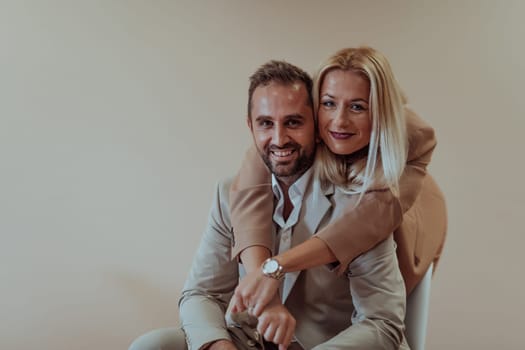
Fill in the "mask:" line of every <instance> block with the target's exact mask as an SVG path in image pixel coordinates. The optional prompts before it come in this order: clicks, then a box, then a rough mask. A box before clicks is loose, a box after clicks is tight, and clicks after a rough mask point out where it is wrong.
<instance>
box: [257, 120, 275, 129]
mask: <svg viewBox="0 0 525 350" xmlns="http://www.w3.org/2000/svg"><path fill="white" fill-rule="evenodd" d="M259 125H260V126H261V127H263V128H269V127H271V126H272V125H273V123H272V122H271V121H269V120H262V121H261V122H259Z"/></svg>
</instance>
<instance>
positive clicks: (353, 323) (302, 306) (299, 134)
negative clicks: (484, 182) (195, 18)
mask: <svg viewBox="0 0 525 350" xmlns="http://www.w3.org/2000/svg"><path fill="white" fill-rule="evenodd" d="M250 83H251V84H250V89H249V102H248V126H249V128H250V130H251V132H252V135H253V139H254V142H255V144H256V146H257V149H258V151H259V154H260V155H261V157H262V159H263V160H264V162H265V163H266V165H267V166H268V168H269V169H270V170H271V171H272V174H273V175H272V184H273V190H274V194H275V199H276V206H275V210H274V218H273V219H274V222H275V224H276V225H275V232H274V234H275V235H274V237H275V240H274V241H275V250H274V253H277V252H279V251H281V252H282V251H284V250H286V249H288V248H290V247H293V246H295V245H298V244H299V243H301V242H303V241H305V240H307V239H308V238H310V237H311V236H312V235H313V234H315V232H317V230H319V229H320V228H322V227H324V226H326V225H327V224H329V223H330V222H331V221H333V220H335V219H336V218H337V217H338V216H340V215H341V214H342V211H343V209H344V208H345V207H346V206H348V205H349V202H348V200H349V199H348V196H346V195H345V194H344V193H342V192H340V191H339V190H338V189H337V188H335V187H333V186H329V187H322V186H321V184H320V183H319V181H317V180H316V179H315V177H314V176H313V174H312V172H313V171H312V169H311V168H310V167H311V165H312V163H313V160H314V155H315V145H316V137H315V123H314V118H313V109H312V96H311V86H312V81H311V79H310V77H309V76H308V74H306V73H305V72H304V71H302V70H301V69H299V68H297V67H295V66H293V65H291V64H288V63H286V62H281V61H271V62H269V63H267V64H265V65H263V66H262V67H260V68H259V69H258V70H257V71H256V72H255V73H254V74H253V75H252V77H251V78H250ZM230 185H231V181H225V182H223V183H220V184H219V185H218V186H217V191H216V194H215V198H214V202H213V204H212V209H211V212H210V217H209V224H208V228H207V230H206V231H205V232H204V235H203V238H202V241H201V244H200V246H199V248H198V251H197V254H196V256H195V259H194V261H193V265H192V268H191V271H190V274H189V277H188V279H187V280H186V283H185V286H184V290H183V295H182V298H181V300H180V302H179V307H180V319H181V323H182V330H176V329H166V330H158V331H154V332H152V333H149V334H146V335H144V336H142V337H140V338H139V339H137V340H136V341H135V342H134V343H133V344H132V345H131V347H130V349H133V350H135V349H137V350H138V349H182V348H184V347H185V346H187V347H188V348H189V349H210V350H217V349H239V348H243V349H244V348H249V347H250V346H256V345H257V343H260V342H261V341H262V339H261V338H260V335H262V337H263V338H264V340H265V341H266V346H271V344H272V343H273V344H279V347H280V348H285V347H287V346H288V345H289V344H290V342H291V341H292V339H293V343H292V346H293V347H297V348H301V347H302V348H304V349H311V348H314V347H315V348H336V349H398V348H399V347H400V345H401V344H402V342H403V341H404V336H403V329H404V325H403V319H404V312H405V289H404V284H403V279H402V277H401V274H400V271H399V268H398V263H397V258H396V254H395V244H394V241H393V239H392V237H390V238H389V239H387V240H385V241H384V242H382V243H380V244H379V245H377V246H376V247H374V248H373V249H371V250H370V251H369V252H367V253H365V254H362V255H361V256H359V257H358V258H356V259H355V260H354V261H352V262H351V263H350V265H349V269H348V273H347V274H345V275H343V276H338V275H337V274H336V273H335V272H334V271H332V270H331V269H330V268H329V267H327V266H321V267H317V268H313V269H310V270H307V271H303V272H301V273H289V274H286V276H284V278H283V276H282V274H280V270H279V266H278V264H276V261H272V260H271V259H269V260H268V261H267V262H265V264H263V266H262V268H263V271H264V273H265V274H266V275H267V276H268V277H269V278H276V279H284V280H283V283H282V288H281V298H279V297H278V296H277V297H276V298H274V300H273V301H272V302H271V303H270V304H269V305H268V306H267V307H266V308H265V309H264V311H263V312H262V314H261V315H260V316H259V318H258V324H257V330H258V332H255V331H254V327H255V324H252V323H250V322H252V321H253V320H250V319H243V318H242V317H236V316H238V315H232V318H233V319H234V320H236V321H237V322H238V324H236V325H231V326H228V325H227V322H226V318H227V317H226V310H227V307H228V303H229V301H230V298H231V296H232V294H233V292H234V290H235V287H236V285H237V284H238V281H239V278H240V277H242V275H243V273H244V269H243V267H242V265H239V264H238V263H237V262H236V261H232V260H231V249H232V246H233V245H234V244H235V243H234V241H233V234H232V228H231V222H230V216H229V214H230V212H229V189H230ZM281 301H282V302H281ZM283 303H284V304H283ZM184 342H186V345H185V344H184Z"/></svg>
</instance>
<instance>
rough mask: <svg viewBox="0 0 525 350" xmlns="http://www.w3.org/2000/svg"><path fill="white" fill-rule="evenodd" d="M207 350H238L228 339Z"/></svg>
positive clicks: (214, 343) (218, 341)
mask: <svg viewBox="0 0 525 350" xmlns="http://www.w3.org/2000/svg"><path fill="white" fill-rule="evenodd" d="M206 349H207V350H237V348H236V347H235V345H234V344H233V343H232V342H231V341H230V340H227V339H220V340H217V341H215V342H213V343H211V345H210V346H208V347H207V348H206Z"/></svg>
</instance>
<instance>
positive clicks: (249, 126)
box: [246, 116, 253, 131]
mask: <svg viewBox="0 0 525 350" xmlns="http://www.w3.org/2000/svg"><path fill="white" fill-rule="evenodd" d="M246 125H248V129H250V130H251V131H253V129H252V118H251V117H250V116H247V117H246Z"/></svg>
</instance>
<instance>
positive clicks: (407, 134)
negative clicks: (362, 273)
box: [230, 47, 446, 316]
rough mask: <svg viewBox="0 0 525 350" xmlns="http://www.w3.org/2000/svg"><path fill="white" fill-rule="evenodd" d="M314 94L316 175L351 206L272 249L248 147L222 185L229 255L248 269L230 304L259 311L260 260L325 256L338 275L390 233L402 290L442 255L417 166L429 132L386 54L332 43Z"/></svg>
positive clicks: (297, 261) (439, 229)
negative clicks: (227, 187) (296, 240)
mask: <svg viewBox="0 0 525 350" xmlns="http://www.w3.org/2000/svg"><path fill="white" fill-rule="evenodd" d="M313 96H314V110H315V111H316V113H317V120H316V122H317V126H318V134H319V137H320V142H319V146H318V149H317V157H316V163H315V169H316V175H317V176H319V177H320V179H321V180H322V182H324V183H325V184H330V183H333V184H335V185H336V186H339V187H341V188H344V189H345V190H346V191H347V193H348V196H351V197H352V198H353V204H352V205H350V206H349V207H348V208H347V210H346V212H345V215H344V216H343V217H341V218H340V219H339V220H338V221H336V222H334V223H332V224H331V225H328V226H326V227H325V228H324V229H322V230H320V231H319V232H318V233H317V234H316V235H315V236H314V237H312V238H311V239H309V240H307V241H306V242H304V243H302V244H301V245H298V246H296V247H294V248H292V249H290V250H287V251H285V252H283V253H281V254H278V255H274V253H276V252H273V251H272V247H273V239H274V237H272V235H271V232H272V225H273V222H272V213H273V200H274V199H273V192H272V189H271V175H270V172H269V170H268V168H267V167H266V166H265V164H264V163H263V162H262V161H261V158H260V157H259V156H258V155H257V153H256V152H257V151H256V150H255V149H254V148H252V149H250V150H249V151H248V153H247V155H246V158H245V160H244V161H243V164H242V167H241V170H240V172H239V174H238V175H237V178H236V180H235V183H234V186H233V187H232V188H233V189H232V192H231V193H230V197H231V198H230V199H231V215H232V224H233V230H234V235H235V246H234V247H233V252H232V254H233V255H234V257H237V258H240V259H241V261H242V262H243V264H244V266H245V268H246V271H247V273H248V274H247V276H246V277H245V278H243V280H242V281H241V282H240V284H239V286H238V287H237V289H236V291H235V294H234V297H233V299H232V307H233V309H232V310H233V311H234V312H235V311H243V310H245V309H248V310H249V311H250V312H251V313H252V314H254V315H256V316H258V315H259V314H260V313H261V312H262V310H263V309H264V307H265V306H266V305H267V304H268V302H269V301H270V300H271V299H272V298H273V297H274V296H275V294H276V293H277V291H278V288H279V284H280V281H279V279H275V278H271V277H272V274H271V273H268V271H267V270H264V272H263V269H262V268H261V266H263V267H265V264H268V263H269V262H271V265H272V266H274V267H275V266H277V267H278V270H279V272H281V271H282V272H285V273H286V272H294V271H300V270H304V269H309V268H313V267H317V266H320V265H325V264H331V265H330V266H333V267H337V268H336V270H335V271H334V273H336V272H337V273H344V272H345V271H346V268H347V266H348V264H349V263H350V262H351V261H352V260H353V259H354V258H356V257H357V256H359V255H360V254H362V253H364V252H366V251H367V250H369V249H370V248H372V247H374V246H375V245H376V244H378V243H379V242H381V241H382V240H384V239H386V238H387V237H388V236H389V235H390V234H391V233H392V232H394V238H395V240H396V242H397V245H398V249H397V253H398V260H399V265H400V269H401V273H402V274H403V277H404V279H405V285H406V289H407V294H409V293H410V292H411V291H412V289H413V288H414V286H415V285H416V284H417V283H418V282H419V280H420V279H421V278H422V276H423V275H424V273H425V272H426V271H427V269H428V268H429V266H430V264H431V263H434V267H435V266H436V264H437V261H438V259H439V256H440V254H441V250H442V247H443V243H444V239H445V233H446V210H445V203H444V198H443V196H442V194H441V192H440V190H439V188H438V187H437V185H436V184H435V182H434V180H433V179H432V178H431V176H430V175H429V174H428V173H427V170H426V168H427V165H428V164H429V162H430V158H431V155H432V152H433V149H434V147H435V145H436V140H435V137H434V131H433V129H432V128H431V127H430V126H428V125H427V124H425V123H424V122H423V121H422V120H421V119H420V118H419V117H417V116H416V115H415V114H414V113H413V112H412V111H410V110H409V109H408V108H407V107H406V100H405V98H404V96H403V94H402V92H401V89H400V88H399V86H398V83H397V81H396V79H395V77H394V75H393V73H392V70H391V68H390V65H389V63H388V61H387V59H386V58H385V57H384V56H383V55H382V54H381V53H380V52H378V51H377V50H374V49H372V48H370V47H359V48H348V49H343V50H340V51H338V52H337V53H335V54H334V55H332V56H330V57H329V58H328V59H327V60H326V61H325V62H324V63H323V64H322V65H321V66H320V68H319V71H318V73H317V75H316V77H315V79H314V88H313ZM272 255H273V256H272ZM279 275H281V274H280V273H279Z"/></svg>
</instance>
